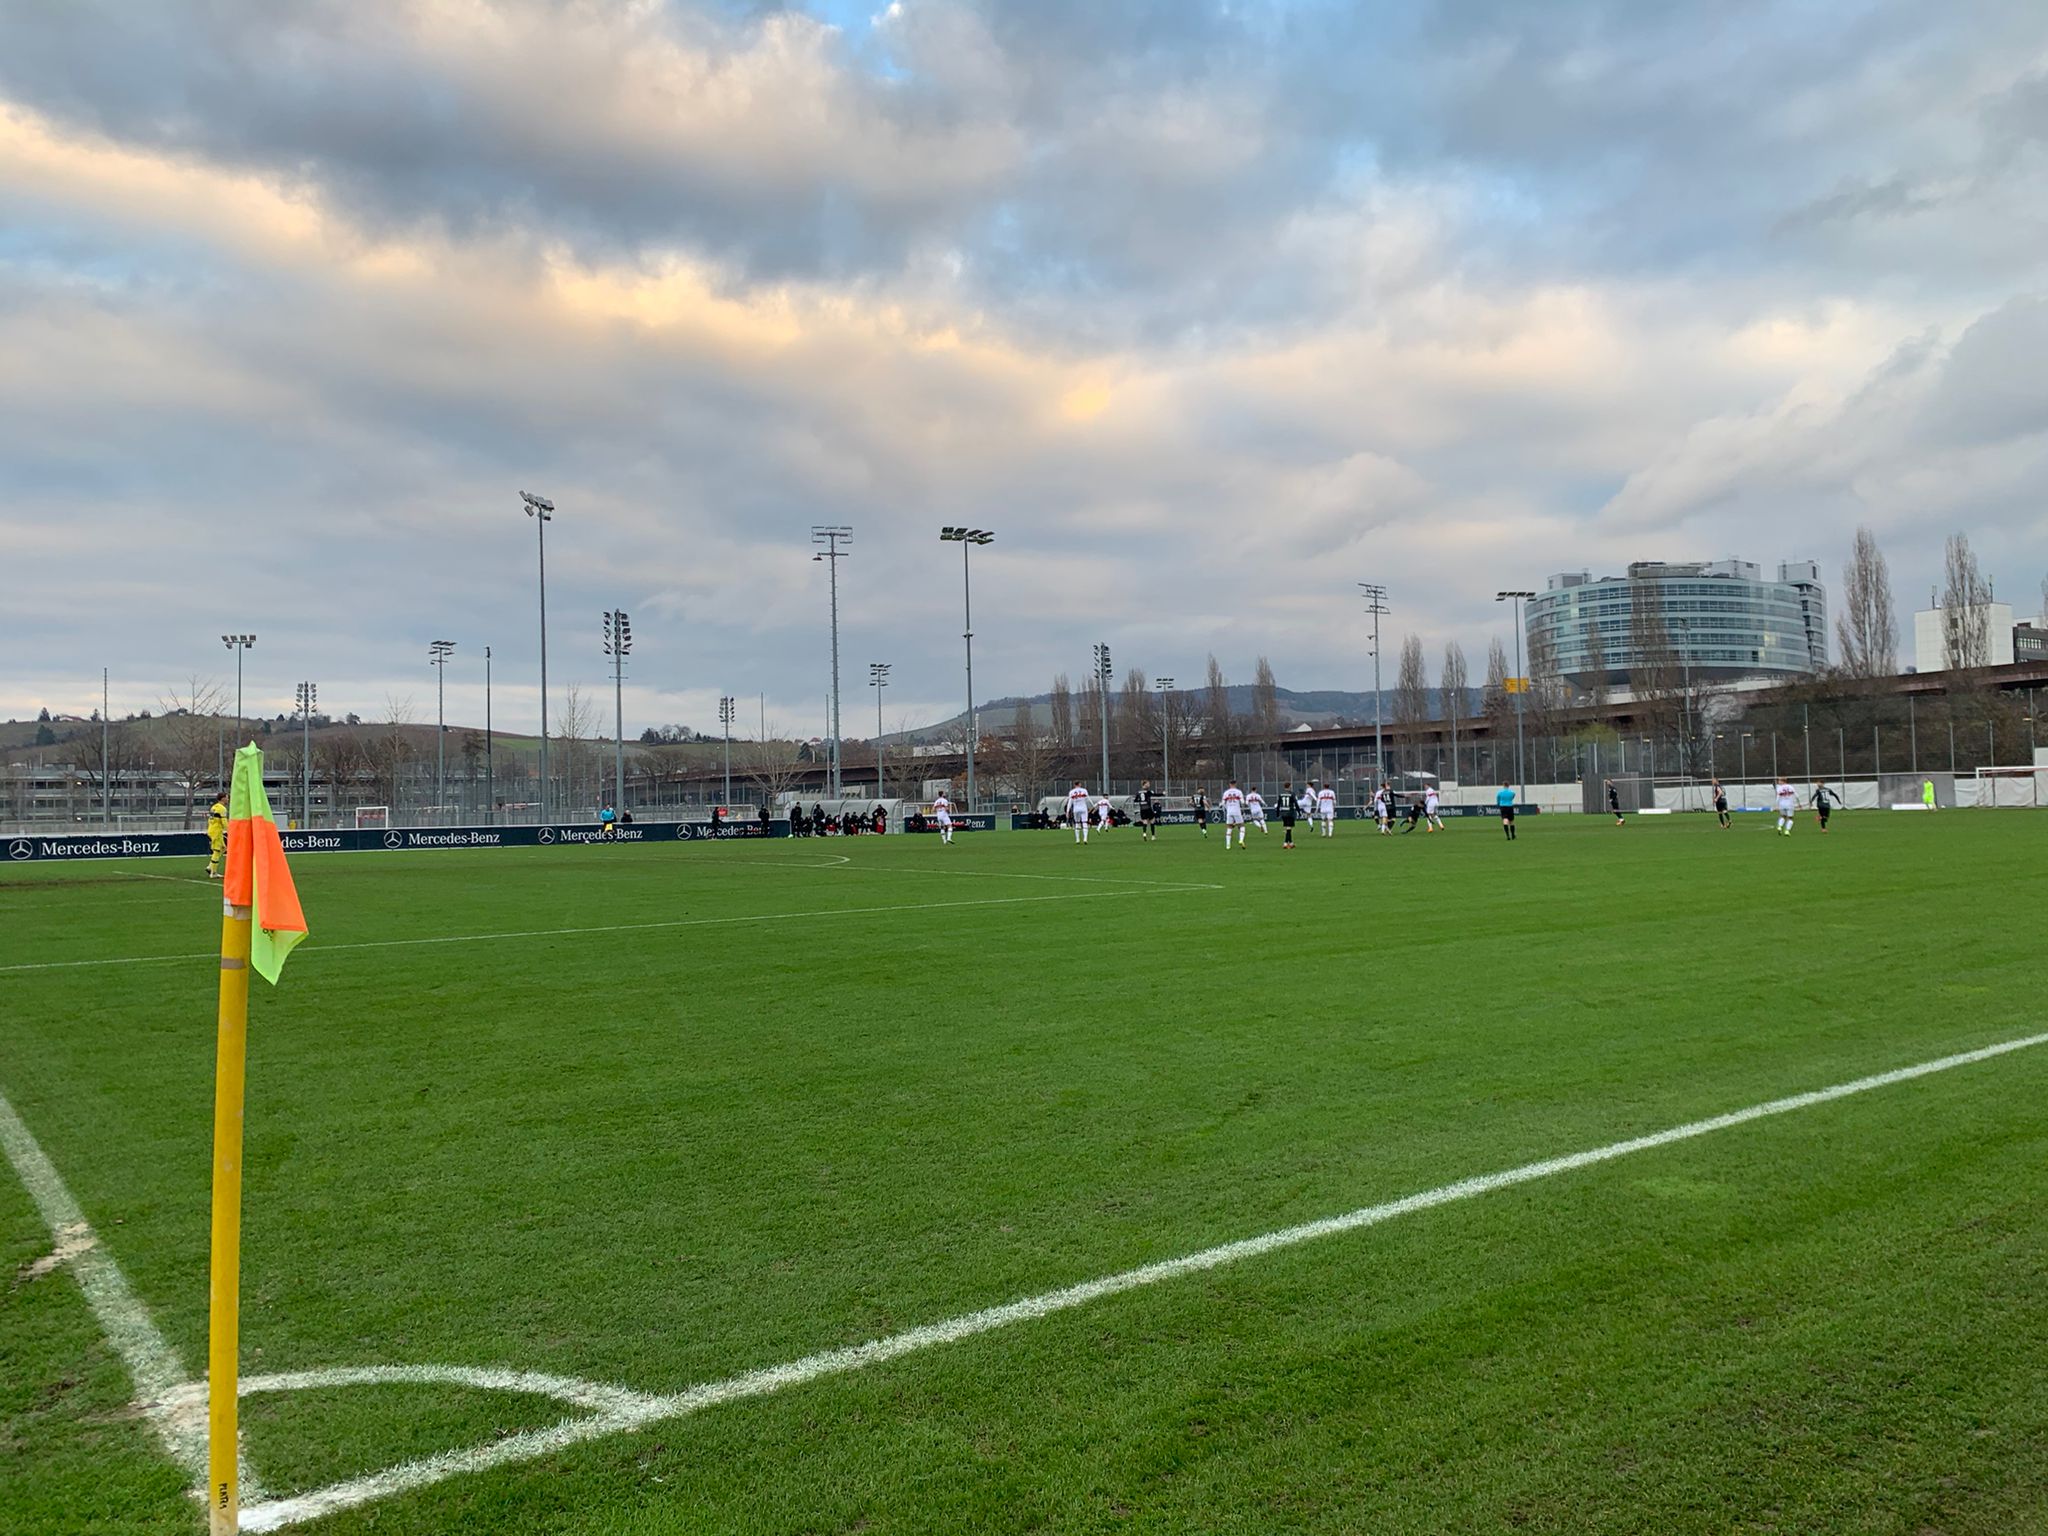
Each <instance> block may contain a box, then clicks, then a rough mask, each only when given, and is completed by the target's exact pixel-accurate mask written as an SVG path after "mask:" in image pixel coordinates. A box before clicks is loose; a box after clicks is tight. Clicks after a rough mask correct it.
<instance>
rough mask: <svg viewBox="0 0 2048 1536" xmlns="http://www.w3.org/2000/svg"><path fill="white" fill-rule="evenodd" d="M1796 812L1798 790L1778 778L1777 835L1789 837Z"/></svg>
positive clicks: (1797, 810)
mask: <svg viewBox="0 0 2048 1536" xmlns="http://www.w3.org/2000/svg"><path fill="white" fill-rule="evenodd" d="M1798 814H1799V791H1798V790H1796V789H1794V788H1793V787H1792V786H1791V785H1790V784H1787V783H1786V782H1785V781H1784V780H1783V779H1780V780H1778V835H1779V836H1780V837H1790V836H1791V835H1792V821H1793V818H1794V817H1796V816H1797V815H1798Z"/></svg>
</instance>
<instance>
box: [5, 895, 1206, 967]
mask: <svg viewBox="0 0 2048 1536" xmlns="http://www.w3.org/2000/svg"><path fill="white" fill-rule="evenodd" d="M1165 889H1166V891H1167V892H1168V893H1169V894H1170V893H1172V892H1176V891H1213V890H1216V889H1219V887H1216V886H1213V885H1183V886H1168V887H1166V888H1165ZM1157 894H1160V891H1159V888H1157V887H1153V886H1145V887H1141V888H1138V889H1135V890H1128V891H1070V892H1067V893H1065V894H1063V895H1059V896H984V897H971V898H968V899H966V900H962V901H910V902H897V903H893V904H891V905H888V906H876V907H819V908H815V909H813V910H811V911H808V912H756V913H751V914H748V915H745V916H740V917H672V918H663V919H661V920H660V921H657V922H650V923H601V924H597V925H594V926H591V927H584V928H514V929H509V930H506V931H503V932H499V933H449V934H439V935H434V936H430V937H427V938H415V939H359V940H357V941H355V942H353V943H348V944H309V945H308V946H307V947H306V948H304V949H301V950H299V951H297V956H305V955H321V954H330V955H331V954H339V953H341V952H342V951H344V950H351V949H408V948H414V947H417V946H419V945H423V944H481V943H485V942H487V941H489V940H493V939H558V938H574V937H580V936H583V935H587V934H597V933H641V932H645V931H648V930H651V929H661V928H713V927H720V926H727V925H731V924H736V923H783V922H794V921H796V920H798V919H800V918H813V917H862V916H871V915H874V914H878V913H886V912H936V911H941V910H944V909H946V908H950V907H1015V906H1024V905H1028V904H1031V903H1036V902H1047V901H1089V900H1093V899H1099V898H1102V897H1107V896H1152V895H1157ZM297 956H295V958H296V957H297ZM212 958H213V956H212V955H211V954H210V953H198V954H183V955H111V956H109V955H102V956H98V957H96V958H94V959H91V960H34V961H29V962H28V963H26V964H21V965H0V973H5V972H9V971H68V970H79V969H83V968H87V967H91V966H97V965H164V964H169V963H170V962H172V961H174V960H210V959H212Z"/></svg>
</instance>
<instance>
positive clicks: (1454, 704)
mask: <svg viewBox="0 0 2048 1536" xmlns="http://www.w3.org/2000/svg"><path fill="white" fill-rule="evenodd" d="M1437 698H1438V699H1439V700H1440V701H1441V703H1442V708H1443V717H1444V723H1445V724H1446V725H1447V726H1448V727H1449V728H1450V732H1451V773H1450V776H1451V777H1452V778H1453V779H1455V778H1457V777H1458V732H1459V731H1460V730H1461V729H1462V728H1463V727H1464V724H1465V719H1466V717H1467V716H1468V715H1470V714H1471V712H1472V700H1471V697H1470V690H1469V689H1468V688H1467V687H1466V683H1465V647H1464V646H1462V645H1460V644H1458V642H1457V641H1455V640H1453V641H1451V642H1450V643H1449V644H1447V645H1446V646H1445V647H1444V665H1443V671H1442V672H1440V673H1439V674H1438V676H1437Z"/></svg>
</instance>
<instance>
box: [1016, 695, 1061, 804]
mask: <svg viewBox="0 0 2048 1536" xmlns="http://www.w3.org/2000/svg"><path fill="white" fill-rule="evenodd" d="M1050 746H1051V743H1050V741H1049V739H1048V737H1047V735H1046V732H1045V730H1044V728H1043V727H1041V726H1040V725H1039V723H1038V719H1037V717H1036V716H1035V715H1033V714H1032V713H1031V706H1030V705H1029V704H1019V705H1018V706H1017V714H1016V717H1015V718H1014V719H1013V720H1012V721H1011V722H1010V742H1009V758H1010V775H1011V781H1012V782H1013V783H1014V784H1015V785H1016V786H1017V795H1018V798H1019V799H1024V800H1029V799H1032V798H1034V797H1035V796H1038V795H1042V794H1044V793H1045V790H1046V787H1047V786H1046V779H1047V777H1048V776H1049V775H1050V774H1051V772H1052V768H1053V765H1052V760H1051V752H1050V750H1049V749H1050Z"/></svg>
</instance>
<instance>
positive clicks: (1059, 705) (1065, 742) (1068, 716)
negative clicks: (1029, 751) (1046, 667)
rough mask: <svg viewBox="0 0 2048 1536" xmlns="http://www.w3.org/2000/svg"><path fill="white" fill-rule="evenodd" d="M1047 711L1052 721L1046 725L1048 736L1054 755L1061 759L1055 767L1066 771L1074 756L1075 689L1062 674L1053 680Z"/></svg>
mask: <svg viewBox="0 0 2048 1536" xmlns="http://www.w3.org/2000/svg"><path fill="white" fill-rule="evenodd" d="M1046 709H1047V710H1048V711H1049V712H1050V714H1051V719H1050V720H1049V721H1048V722H1047V724H1046V735H1047V737H1049V738H1050V739H1051V741H1052V749H1053V752H1054V754H1055V755H1056V756H1057V757H1059V758H1060V759H1061V761H1060V762H1058V763H1056V764H1055V765H1054V766H1055V767H1056V768H1057V769H1060V770H1062V771H1064V770H1065V769H1067V768H1069V767H1071V766H1072V765H1071V763H1070V762H1068V761H1066V760H1067V759H1070V758H1071V757H1072V756H1073V754H1074V689H1073V686H1072V685H1071V684H1070V683H1068V681H1067V674H1066V673H1064V672H1062V673H1060V674H1059V675H1058V676H1057V677H1055V678H1054V679H1053V680H1052V692H1051V694H1050V695H1049V696H1048V697H1047V699H1046Z"/></svg>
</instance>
